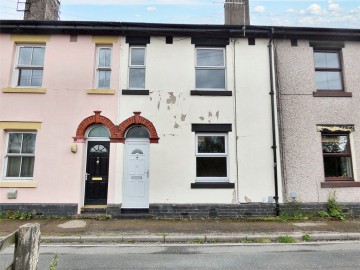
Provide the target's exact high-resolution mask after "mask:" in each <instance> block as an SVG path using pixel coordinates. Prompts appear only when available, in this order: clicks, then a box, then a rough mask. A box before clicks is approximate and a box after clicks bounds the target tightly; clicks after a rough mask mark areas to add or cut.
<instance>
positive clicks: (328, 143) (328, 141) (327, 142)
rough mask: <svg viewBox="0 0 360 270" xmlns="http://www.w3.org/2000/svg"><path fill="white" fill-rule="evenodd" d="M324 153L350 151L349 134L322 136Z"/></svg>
mask: <svg viewBox="0 0 360 270" xmlns="http://www.w3.org/2000/svg"><path fill="white" fill-rule="evenodd" d="M322 148H323V153H349V152H350V151H349V137H348V136H326V135H323V136H322Z"/></svg>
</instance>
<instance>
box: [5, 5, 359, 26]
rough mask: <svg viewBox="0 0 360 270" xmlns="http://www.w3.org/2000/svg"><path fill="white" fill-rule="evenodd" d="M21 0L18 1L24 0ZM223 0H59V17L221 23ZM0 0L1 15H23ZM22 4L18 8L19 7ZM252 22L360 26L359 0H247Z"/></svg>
mask: <svg viewBox="0 0 360 270" xmlns="http://www.w3.org/2000/svg"><path fill="white" fill-rule="evenodd" d="M24 1H25V0H21V1H20V2H24ZM224 2H225V1H224V0H61V15H60V18H61V20H82V21H88V20H93V21H119V22H157V23H191V24H192V23H194V24H223V22H224V11H223V3H224ZM17 3H18V0H0V19H22V16H23V15H22V12H21V11H17ZM21 8H22V7H21V5H20V6H19V9H21ZM250 19H251V24H253V25H276V26H278V25H281V26H309V27H334V28H360V0H250Z"/></svg>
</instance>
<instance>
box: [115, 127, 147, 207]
mask: <svg viewBox="0 0 360 270" xmlns="http://www.w3.org/2000/svg"><path fill="white" fill-rule="evenodd" d="M149 138H150V132H149V130H148V129H147V128H146V127H144V126H141V125H135V126H131V127H130V128H129V129H128V130H127V131H126V134H125V151H124V161H125V162H124V188H123V203H122V208H128V209H146V208H149V145H150V139H149Z"/></svg>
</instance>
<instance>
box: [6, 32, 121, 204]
mask: <svg viewBox="0 0 360 270" xmlns="http://www.w3.org/2000/svg"><path fill="white" fill-rule="evenodd" d="M0 38H1V39H0V44H1V52H2V53H1V54H0V57H1V61H0V62H1V63H0V65H1V78H0V89H4V88H7V87H10V86H11V80H12V72H13V61H14V60H13V59H14V51H15V44H14V43H13V42H12V41H10V35H1V37H0ZM119 54H120V49H119V43H115V44H114V46H113V65H112V79H111V87H112V88H113V89H118V88H119V86H118V82H119V79H118V74H119ZM95 55H96V50H95V43H93V41H92V37H91V36H78V37H77V42H70V37H69V36H68V35H53V36H51V38H50V41H49V42H47V44H46V50H45V63H44V77H43V83H42V87H43V88H46V93H45V94H27V93H3V92H1V93H0V121H30V122H41V123H42V124H41V129H40V130H39V131H38V132H37V139H36V149H35V156H36V157H35V168H34V180H35V181H36V182H37V187H35V188H0V201H1V202H2V203H78V204H79V206H82V205H83V199H84V194H83V188H84V166H85V163H84V160H85V153H84V151H85V149H86V143H85V144H84V143H80V144H78V151H77V153H75V154H74V153H71V151H70V147H71V145H72V144H73V138H72V137H73V136H75V134H76V129H77V127H78V125H79V124H80V123H81V121H82V120H83V119H84V118H86V117H88V116H91V115H93V114H94V113H93V111H95V110H100V111H102V115H104V116H106V117H108V118H109V119H111V120H112V121H114V122H115V120H116V107H117V94H115V95H89V94H87V89H91V88H94V76H95ZM115 60H116V61H115ZM0 140H1V147H0V152H2V153H1V154H2V155H1V156H2V157H3V156H4V152H3V151H4V149H5V131H3V130H0ZM115 151H116V147H113V146H111V153H110V154H111V157H110V160H111V161H112V162H110V171H109V179H114V174H115V163H114V162H113V161H114V160H115V158H114V157H115ZM0 166H1V167H0V171H1V173H2V175H1V179H3V173H4V168H3V160H1V162H0ZM1 181H3V180H1ZM4 181H5V180H4ZM113 185H114V183H112V182H111V181H110V183H109V186H110V187H111V188H110V189H109V190H113V188H112V187H113ZM13 189H17V190H18V198H17V199H15V200H8V199H7V196H6V194H7V192H8V191H9V190H13ZM112 196H113V193H112V192H111V191H110V194H109V197H110V199H109V200H110V201H111V200H112Z"/></svg>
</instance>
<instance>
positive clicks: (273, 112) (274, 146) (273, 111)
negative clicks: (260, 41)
mask: <svg viewBox="0 0 360 270" xmlns="http://www.w3.org/2000/svg"><path fill="white" fill-rule="evenodd" d="M273 36H274V28H271V30H270V39H269V44H268V50H269V65H270V69H269V70H270V93H269V94H270V97H271V127H272V146H271V148H272V150H273V162H274V187H275V196H274V200H275V215H276V216H279V215H280V204H279V185H278V164H277V152H276V151H277V144H276V118H275V115H276V108H275V91H274V68H273V52H272V48H273V47H272V42H273Z"/></svg>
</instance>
